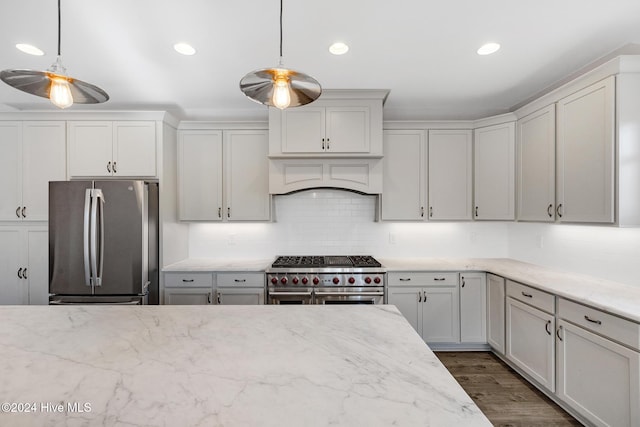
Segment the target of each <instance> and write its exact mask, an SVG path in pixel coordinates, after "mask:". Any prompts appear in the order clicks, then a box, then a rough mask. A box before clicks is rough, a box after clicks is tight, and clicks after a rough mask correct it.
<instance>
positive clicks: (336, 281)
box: [333, 277, 340, 285]
mask: <svg viewBox="0 0 640 427" xmlns="http://www.w3.org/2000/svg"><path fill="white" fill-rule="evenodd" d="M338 283H340V279H338V278H337V277H334V278H333V284H334V285H337V284H338Z"/></svg>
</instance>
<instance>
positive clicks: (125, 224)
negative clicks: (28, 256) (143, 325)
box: [49, 181, 159, 305]
mask: <svg viewBox="0 0 640 427" xmlns="http://www.w3.org/2000/svg"><path fill="white" fill-rule="evenodd" d="M158 300H159V296H158V184H157V183H149V182H144V181H57V182H50V183H49V304H91V303H94V304H95V303H97V304H132V305H133V304H158Z"/></svg>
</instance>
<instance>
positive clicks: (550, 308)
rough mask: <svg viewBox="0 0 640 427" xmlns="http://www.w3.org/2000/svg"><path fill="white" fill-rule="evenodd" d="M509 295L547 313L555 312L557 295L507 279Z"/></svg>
mask: <svg viewBox="0 0 640 427" xmlns="http://www.w3.org/2000/svg"><path fill="white" fill-rule="evenodd" d="M507 295H508V296H510V297H511V298H514V299H517V300H519V301H522V302H524V303H525V304H529V305H531V306H533V307H536V308H539V309H540V310H542V311H546V312H547V313H550V314H553V313H555V304H554V302H555V301H554V300H555V297H554V296H553V294H549V293H547V292H543V291H540V290H538V289H535V288H532V287H530V286H527V285H523V284H522V283H517V282H513V281H511V280H507Z"/></svg>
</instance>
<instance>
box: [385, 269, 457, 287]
mask: <svg viewBox="0 0 640 427" xmlns="http://www.w3.org/2000/svg"><path fill="white" fill-rule="evenodd" d="M387 280H388V286H458V273H427V272H425V273H422V272H407V273H398V272H394V273H387Z"/></svg>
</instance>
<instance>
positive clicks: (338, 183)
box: [269, 158, 382, 194]
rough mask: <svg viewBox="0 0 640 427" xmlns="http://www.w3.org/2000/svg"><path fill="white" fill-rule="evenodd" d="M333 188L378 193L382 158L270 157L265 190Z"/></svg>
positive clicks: (276, 192)
mask: <svg viewBox="0 0 640 427" xmlns="http://www.w3.org/2000/svg"><path fill="white" fill-rule="evenodd" d="M314 188H337V189H344V190H349V191H355V192H358V193H363V194H381V193H382V159H370V158H348V159H327V158H311V159H270V160H269V193H271V194H287V193H291V192H294V191H300V190H310V189H314Z"/></svg>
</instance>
